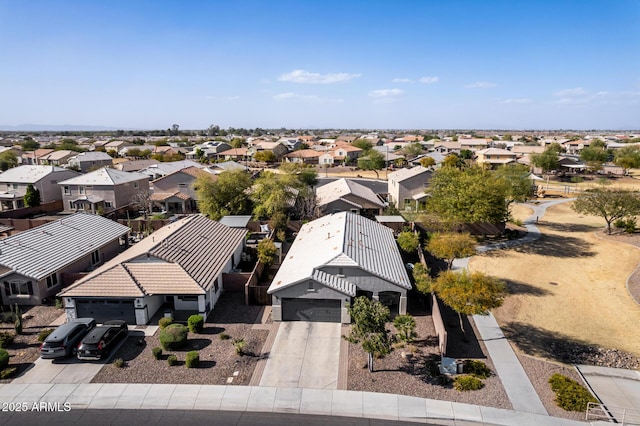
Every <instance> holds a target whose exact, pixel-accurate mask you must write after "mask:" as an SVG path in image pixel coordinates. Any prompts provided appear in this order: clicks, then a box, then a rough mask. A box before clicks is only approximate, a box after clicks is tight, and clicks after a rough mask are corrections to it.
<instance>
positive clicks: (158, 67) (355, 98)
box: [0, 0, 640, 130]
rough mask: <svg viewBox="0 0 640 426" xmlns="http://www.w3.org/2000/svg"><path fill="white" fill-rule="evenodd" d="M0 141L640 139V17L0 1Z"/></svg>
mask: <svg viewBox="0 0 640 426" xmlns="http://www.w3.org/2000/svg"><path fill="white" fill-rule="evenodd" d="M0 95H1V97H2V103H1V104H0V125H13V126H15V125H20V124H25V123H33V124H45V125H62V124H73V125H90V126H108V127H116V128H137V129H156V128H167V127H170V126H171V125H172V124H174V123H176V124H179V125H180V128H181V129H204V128H206V127H208V126H209V125H210V124H217V125H219V126H221V127H223V128H227V127H230V126H231V127H245V128H254V127H262V128H279V127H287V128H302V127H305V128H306V127H320V128H324V127H332V128H398V129H401V128H407V129H411V128H419V129H432V128H437V129H444V128H469V129H471V128H475V129H495V128H497V129H541V130H542V129H560V128H562V129H615V130H618V129H621V130H622V129H638V128H640V1H637V0H633V1H632V0H616V1H609V0H604V1H590V0H577V1H568V0H567V1H562V0H555V1H544V0H538V1H526V2H525V1H513V0H509V1H491V0H487V1H435V0H434V1H430V0H423V1H384V2H376V1H349V0H342V1H331V0H328V1H327V0H325V1H311V0H309V1H302V0H300V1H266V0H263V1H242V0H237V1H177V0H176V1H161V0H155V1H111V0H110V1H64V0H60V1H56V2H52V1H29V0H25V1H19V0H10V1H9V0H0Z"/></svg>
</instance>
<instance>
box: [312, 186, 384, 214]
mask: <svg viewBox="0 0 640 426" xmlns="http://www.w3.org/2000/svg"><path fill="white" fill-rule="evenodd" d="M316 198H317V204H316V205H317V207H318V208H319V209H320V210H321V211H322V212H323V213H325V214H329V213H336V212H341V211H349V212H351V213H355V214H359V215H362V216H366V217H370V218H373V217H374V216H375V215H379V214H381V213H382V210H383V209H384V203H383V202H382V200H381V199H380V198H379V197H378V196H377V195H376V193H375V192H373V191H372V190H371V189H370V188H367V187H366V186H364V185H361V184H359V183H357V182H354V181H352V180H349V179H344V178H343V179H338V180H335V181H333V182H330V183H327V184H325V185H322V186H319V187H318V188H317V189H316Z"/></svg>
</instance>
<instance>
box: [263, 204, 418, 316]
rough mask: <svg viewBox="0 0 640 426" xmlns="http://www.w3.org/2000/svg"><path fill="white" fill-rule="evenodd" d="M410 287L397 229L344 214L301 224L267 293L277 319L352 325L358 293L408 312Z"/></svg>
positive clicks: (347, 213)
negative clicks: (351, 309) (350, 310)
mask: <svg viewBox="0 0 640 426" xmlns="http://www.w3.org/2000/svg"><path fill="white" fill-rule="evenodd" d="M311 254H312V255H311ZM410 289H411V283H410V281H409V277H408V275H407V271H406V269H405V266H404V263H403V262H402V257H401V256H400V251H399V249H398V245H397V243H396V241H395V239H394V237H393V231H392V230H391V229H389V228H387V227H386V226H384V225H381V224H379V223H377V222H375V221H373V220H370V219H367V218H365V217H363V216H360V215H357V214H353V213H350V212H341V213H336V214H331V215H327V216H323V217H321V218H319V219H316V220H314V221H311V222H309V223H306V224H304V225H303V226H302V228H301V229H300V231H299V232H298V235H297V237H296V239H295V241H294V242H293V244H292V245H291V248H290V249H289V252H288V253H287V255H286V258H285V259H284V261H283V262H282V265H281V266H280V269H279V270H278V272H277V273H276V275H275V277H274V278H273V281H272V283H271V285H270V286H269V290H268V293H269V294H271V295H272V314H271V315H272V318H273V320H274V321H320V322H338V323H339V322H342V323H350V322H351V318H350V316H349V313H348V310H347V307H348V306H349V305H350V304H351V303H353V300H354V298H355V297H358V296H366V297H368V298H370V299H373V300H379V301H380V302H381V303H383V304H384V305H386V306H388V307H389V309H390V311H391V313H392V314H405V313H406V310H407V291H408V290H410Z"/></svg>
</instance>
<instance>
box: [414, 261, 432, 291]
mask: <svg viewBox="0 0 640 426" xmlns="http://www.w3.org/2000/svg"><path fill="white" fill-rule="evenodd" d="M413 279H414V281H415V283H416V288H417V289H418V291H419V292H420V293H422V294H424V295H427V296H428V295H430V294H431V291H432V288H431V283H432V279H431V275H430V274H429V268H427V267H425V266H424V265H423V264H422V263H416V264H415V265H413Z"/></svg>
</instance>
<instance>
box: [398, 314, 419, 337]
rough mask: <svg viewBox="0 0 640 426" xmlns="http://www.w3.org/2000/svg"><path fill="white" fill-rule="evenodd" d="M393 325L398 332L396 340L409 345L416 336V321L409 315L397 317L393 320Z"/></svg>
mask: <svg viewBox="0 0 640 426" xmlns="http://www.w3.org/2000/svg"><path fill="white" fill-rule="evenodd" d="M393 325H394V326H395V327H396V330H398V339H399V340H400V341H401V342H405V343H411V342H413V339H414V338H415V337H416V336H417V334H416V331H415V330H416V320H415V319H414V318H413V317H412V316H411V315H408V314H407V315H398V316H397V317H395V318H394V319H393Z"/></svg>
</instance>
